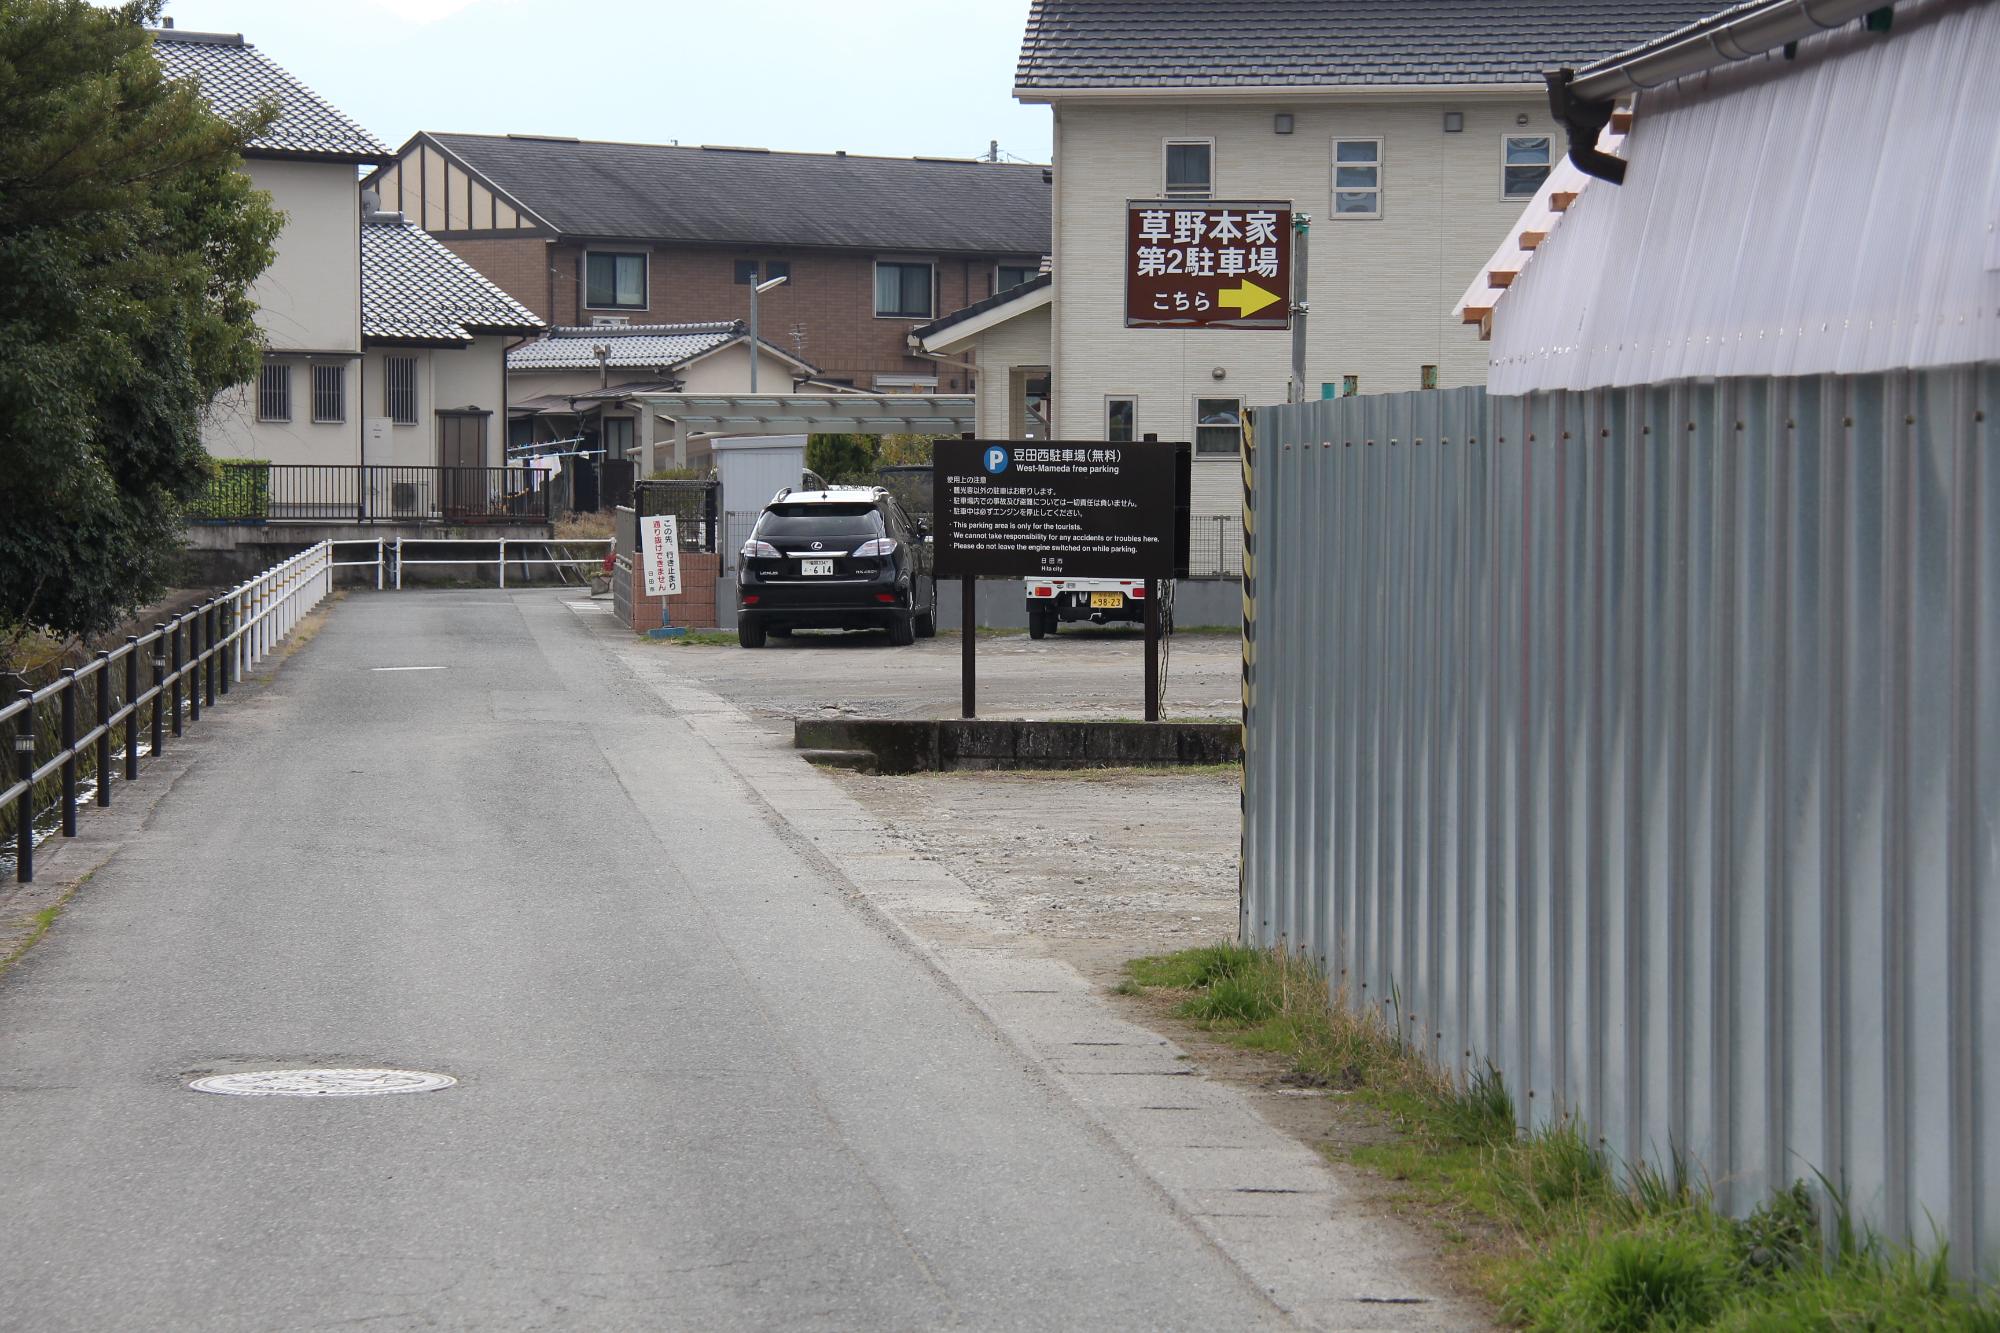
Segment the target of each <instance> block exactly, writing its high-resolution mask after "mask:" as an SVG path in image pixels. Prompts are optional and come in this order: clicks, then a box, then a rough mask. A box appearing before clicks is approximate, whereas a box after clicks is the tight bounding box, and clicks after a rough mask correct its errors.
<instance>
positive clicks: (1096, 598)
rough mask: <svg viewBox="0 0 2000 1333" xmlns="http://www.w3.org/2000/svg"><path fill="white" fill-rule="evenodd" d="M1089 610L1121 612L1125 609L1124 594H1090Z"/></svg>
mask: <svg viewBox="0 0 2000 1333" xmlns="http://www.w3.org/2000/svg"><path fill="white" fill-rule="evenodd" d="M1090 609H1091V610H1093V611H1122V610H1124V609H1125V594H1124V593H1122V592H1094V593H1092V594H1090Z"/></svg>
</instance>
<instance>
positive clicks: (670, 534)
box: [639, 514, 681, 597]
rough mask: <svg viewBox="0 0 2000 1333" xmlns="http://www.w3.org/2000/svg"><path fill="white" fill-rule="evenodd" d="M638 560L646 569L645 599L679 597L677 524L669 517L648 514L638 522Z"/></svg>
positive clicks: (679, 551) (679, 568)
mask: <svg viewBox="0 0 2000 1333" xmlns="http://www.w3.org/2000/svg"><path fill="white" fill-rule="evenodd" d="M639 558H640V559H641V560H642V561H644V562H645V566H646V596H648V597H678V596H679V595H680V591H681V537H680V524H679V521H678V520H677V519H675V517H674V516H673V515H672V514H650V515H648V516H647V517H645V518H642V519H640V520H639Z"/></svg>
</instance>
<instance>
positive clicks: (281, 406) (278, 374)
mask: <svg viewBox="0 0 2000 1333" xmlns="http://www.w3.org/2000/svg"><path fill="white" fill-rule="evenodd" d="M291 419H292V368H291V367H290V366H288V365H286V364H285V363H284V362H282V361H266V362H265V363H264V373H263V374H262V375H259V376H258V377H257V420H259V421H290V420H291Z"/></svg>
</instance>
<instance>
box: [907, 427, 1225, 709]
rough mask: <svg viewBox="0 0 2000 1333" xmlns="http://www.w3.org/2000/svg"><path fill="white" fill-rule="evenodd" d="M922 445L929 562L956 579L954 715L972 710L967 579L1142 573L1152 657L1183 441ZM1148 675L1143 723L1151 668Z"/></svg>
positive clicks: (1182, 481)
mask: <svg viewBox="0 0 2000 1333" xmlns="http://www.w3.org/2000/svg"><path fill="white" fill-rule="evenodd" d="M933 448H934V451H935V452H934V463H933V466H932V472H931V477H932V486H933V496H932V513H933V515H934V516H935V520H936V527H937V531H936V533H935V536H934V542H935V546H934V551H935V560H936V569H937V573H938V576H939V577H941V578H957V579H961V580H963V583H964V587H963V594H964V609H963V613H962V625H963V634H964V644H963V647H962V654H963V659H964V664H963V692H962V693H963V698H962V701H961V702H962V711H963V714H964V716H966V717H973V716H975V702H976V701H975V689H974V686H975V681H976V671H977V664H976V656H975V649H974V645H975V643H976V642H977V639H978V634H977V632H976V631H977V628H978V627H977V625H976V624H975V623H974V622H975V616H974V608H973V581H974V580H975V579H979V578H1100V579H1143V580H1145V581H1146V600H1147V607H1146V616H1147V625H1148V637H1149V640H1151V642H1152V645H1153V646H1152V652H1151V653H1149V657H1153V656H1155V655H1156V654H1157V652H1158V647H1157V626H1158V624H1159V611H1158V600H1157V596H1156V593H1157V591H1158V589H1157V586H1156V584H1155V582H1154V581H1155V580H1159V579H1170V578H1186V577H1187V566H1188V508H1189V506H1188V496H1189V475H1190V473H1189V469H1190V449H1189V446H1187V445H1186V444H1162V443H1160V442H1159V441H1157V440H1152V439H1147V440H1144V441H1140V442H1136V443H1131V442H1127V443H1116V444H1112V443H1106V442H1105V441H1102V440H1079V441H1064V440H939V441H938V442H937V443H936V444H935V445H934V446H933ZM1148 682H1149V683H1148V685H1147V696H1148V703H1149V707H1148V709H1147V713H1148V720H1149V721H1151V720H1156V719H1157V717H1158V714H1159V700H1158V673H1157V671H1156V670H1149V672H1148Z"/></svg>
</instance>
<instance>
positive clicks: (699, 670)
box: [658, 629, 1243, 724]
mask: <svg viewBox="0 0 2000 1333" xmlns="http://www.w3.org/2000/svg"><path fill="white" fill-rule="evenodd" d="M959 649H960V643H959V640H958V638H957V637H956V636H955V635H941V636H939V637H938V638H935V639H926V640H922V641H920V642H918V643H917V644H915V645H913V646H911V647H908V648H896V647H892V646H891V645H890V643H889V639H888V636H887V635H883V634H836V633H800V634H796V635H793V636H792V637H791V638H789V639H772V640H771V641H770V645H769V646H768V647H766V648H763V649H760V650H758V651H754V652H752V651H748V650H746V649H742V648H737V647H734V646H730V647H716V646H711V645H702V644H662V645H660V646H659V648H658V651H660V652H663V653H673V654H676V657H675V659H674V668H675V670H676V671H677V672H685V673H686V674H688V675H691V676H692V677H694V679H696V680H698V681H700V682H701V683H702V684H703V685H706V686H707V687H708V688H709V689H712V690H714V691H715V692H716V693H718V694H720V695H722V696H723V697H724V698H726V699H728V700H729V701H730V702H731V703H733V704H735V705H736V706H737V707H738V708H741V709H743V710H744V711H746V712H748V713H750V714H752V715H753V716H756V717H760V718H767V719H770V720H771V721H773V723H774V724H775V723H779V722H786V723H788V722H789V721H790V720H791V719H793V718H801V717H848V716H851V717H957V716H958V708H959ZM1144 653H1145V641H1144V639H1143V637H1142V636H1141V635H1140V634H1138V633H1136V632H1134V631H1130V630H1123V629H1119V630H1076V629H1066V630H1064V631H1063V632H1062V633H1061V634H1059V635H1057V636H1056V637H1055V638H1053V639H1042V640H1035V639H1030V638H1029V637H1028V636H1027V635H1026V634H1025V633H1021V634H994V635H982V636H980V639H979V652H978V658H979V667H978V669H979V715H980V716H981V717H1036V718H1041V717H1063V718H1078V717H1081V718H1136V717H1138V716H1140V714H1141V712H1142V711H1143V708H1144V698H1145V694H1144V692H1145V677H1144V675H1143V670H1144V668H1143V661H1144ZM1167 653H1168V657H1167V691H1166V702H1165V708H1166V715H1167V716H1168V717H1169V718H1218V717H1235V716H1236V715H1237V713H1238V711H1239V709H1240V708H1241V698H1242V691H1241V681H1242V668H1243V658H1242V649H1241V647H1240V641H1239V640H1238V639H1237V638H1236V637H1235V636H1234V635H1228V634H1185V635H1176V636H1174V637H1173V639H1171V640H1170V641H1169V644H1168V649H1167Z"/></svg>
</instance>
